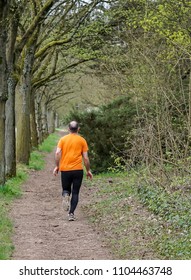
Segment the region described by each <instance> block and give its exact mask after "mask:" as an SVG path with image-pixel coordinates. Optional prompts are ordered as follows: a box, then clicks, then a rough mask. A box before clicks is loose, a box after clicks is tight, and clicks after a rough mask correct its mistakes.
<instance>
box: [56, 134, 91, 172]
mask: <svg viewBox="0 0 191 280" xmlns="http://www.w3.org/2000/svg"><path fill="white" fill-rule="evenodd" d="M58 148H60V149H61V152H62V155H61V159H60V165H59V170H60V171H70V170H82V169H83V165H82V153H83V152H87V151H88V145H87V142H86V140H85V139H84V138H83V137H82V136H80V135H78V134H75V133H70V134H68V135H66V136H64V137H62V138H61V139H60V141H59V142H58Z"/></svg>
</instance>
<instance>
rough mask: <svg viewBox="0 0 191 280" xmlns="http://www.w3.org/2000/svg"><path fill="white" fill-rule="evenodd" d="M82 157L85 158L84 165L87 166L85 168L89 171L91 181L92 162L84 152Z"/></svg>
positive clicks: (88, 175)
mask: <svg viewBox="0 0 191 280" xmlns="http://www.w3.org/2000/svg"><path fill="white" fill-rule="evenodd" d="M82 156H83V160H84V165H85V168H86V171H87V178H88V177H89V178H90V179H92V178H93V175H92V173H91V171H90V161H89V157H88V152H83V154H82Z"/></svg>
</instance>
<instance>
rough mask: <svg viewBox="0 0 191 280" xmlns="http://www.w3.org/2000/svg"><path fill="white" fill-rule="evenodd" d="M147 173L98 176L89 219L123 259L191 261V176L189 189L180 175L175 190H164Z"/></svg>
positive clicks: (168, 188) (175, 183) (168, 187)
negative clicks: (150, 179)
mask: <svg viewBox="0 0 191 280" xmlns="http://www.w3.org/2000/svg"><path fill="white" fill-rule="evenodd" d="M147 176H148V174H146V172H145V171H144V170H140V172H139V171H136V172H134V171H133V170H132V171H130V172H128V174H127V173H121V174H119V173H118V174H117V173H110V174H102V175H99V176H94V180H93V182H92V190H94V191H95V195H94V196H93V199H92V201H91V203H90V204H89V205H87V206H86V212H87V213H88V216H89V218H90V220H91V221H92V222H93V223H94V225H95V226H96V227H98V228H101V229H102V230H103V232H104V233H105V236H106V239H107V240H108V243H109V246H110V247H111V248H112V250H113V252H114V254H115V256H117V257H118V258H126V259H145V258H146V259H181V260H184V259H190V258H191V208H190V204H191V188H190V189H189V188H188V180H186V182H187V189H186V191H185V187H184V185H180V184H179V183H180V180H179V178H178V177H177V178H173V180H174V182H173V188H172V187H171V186H166V188H164V187H160V186H159V185H157V184H154V183H153V184H152V183H149V180H148V181H147V180H145V179H147ZM148 179H149V177H148ZM176 179H177V182H176ZM183 181H184V180H183ZM176 185H177V186H178V187H177V186H176Z"/></svg>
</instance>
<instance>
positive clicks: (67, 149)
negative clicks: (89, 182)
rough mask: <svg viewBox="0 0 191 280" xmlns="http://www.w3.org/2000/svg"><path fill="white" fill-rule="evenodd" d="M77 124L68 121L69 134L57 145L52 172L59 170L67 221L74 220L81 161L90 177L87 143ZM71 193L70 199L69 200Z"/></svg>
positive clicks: (80, 176)
mask: <svg viewBox="0 0 191 280" xmlns="http://www.w3.org/2000/svg"><path fill="white" fill-rule="evenodd" d="M78 131H79V126H78V123H77V122H76V121H71V122H70V123H69V134H68V135H66V136H63V137H62V138H61V139H60V140H59V142H58V145H57V149H56V153H55V163H56V167H55V168H54V171H53V174H54V175H55V176H56V175H57V174H58V171H61V183H62V196H63V206H64V208H65V210H66V211H68V210H69V214H68V217H69V221H74V220H75V219H76V218H75V216H74V211H75V209H76V207H77V204H78V200H79V191H80V187H81V184H82V179H83V163H84V165H85V168H86V172H87V178H90V179H92V177H93V176H92V173H91V171H90V161H89V157H88V145H87V142H86V140H85V139H84V138H83V137H82V136H80V135H79V134H78ZM70 195H71V200H70Z"/></svg>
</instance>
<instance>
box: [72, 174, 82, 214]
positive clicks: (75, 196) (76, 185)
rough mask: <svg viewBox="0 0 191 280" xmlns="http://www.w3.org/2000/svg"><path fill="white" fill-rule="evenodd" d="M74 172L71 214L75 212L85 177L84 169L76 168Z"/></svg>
mask: <svg viewBox="0 0 191 280" xmlns="http://www.w3.org/2000/svg"><path fill="white" fill-rule="evenodd" d="M72 173H73V187H72V198H71V206H70V211H69V214H74V211H75V209H76V207H77V204H78V200H79V192H80V187H81V184H82V179H83V170H75V171H72Z"/></svg>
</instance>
